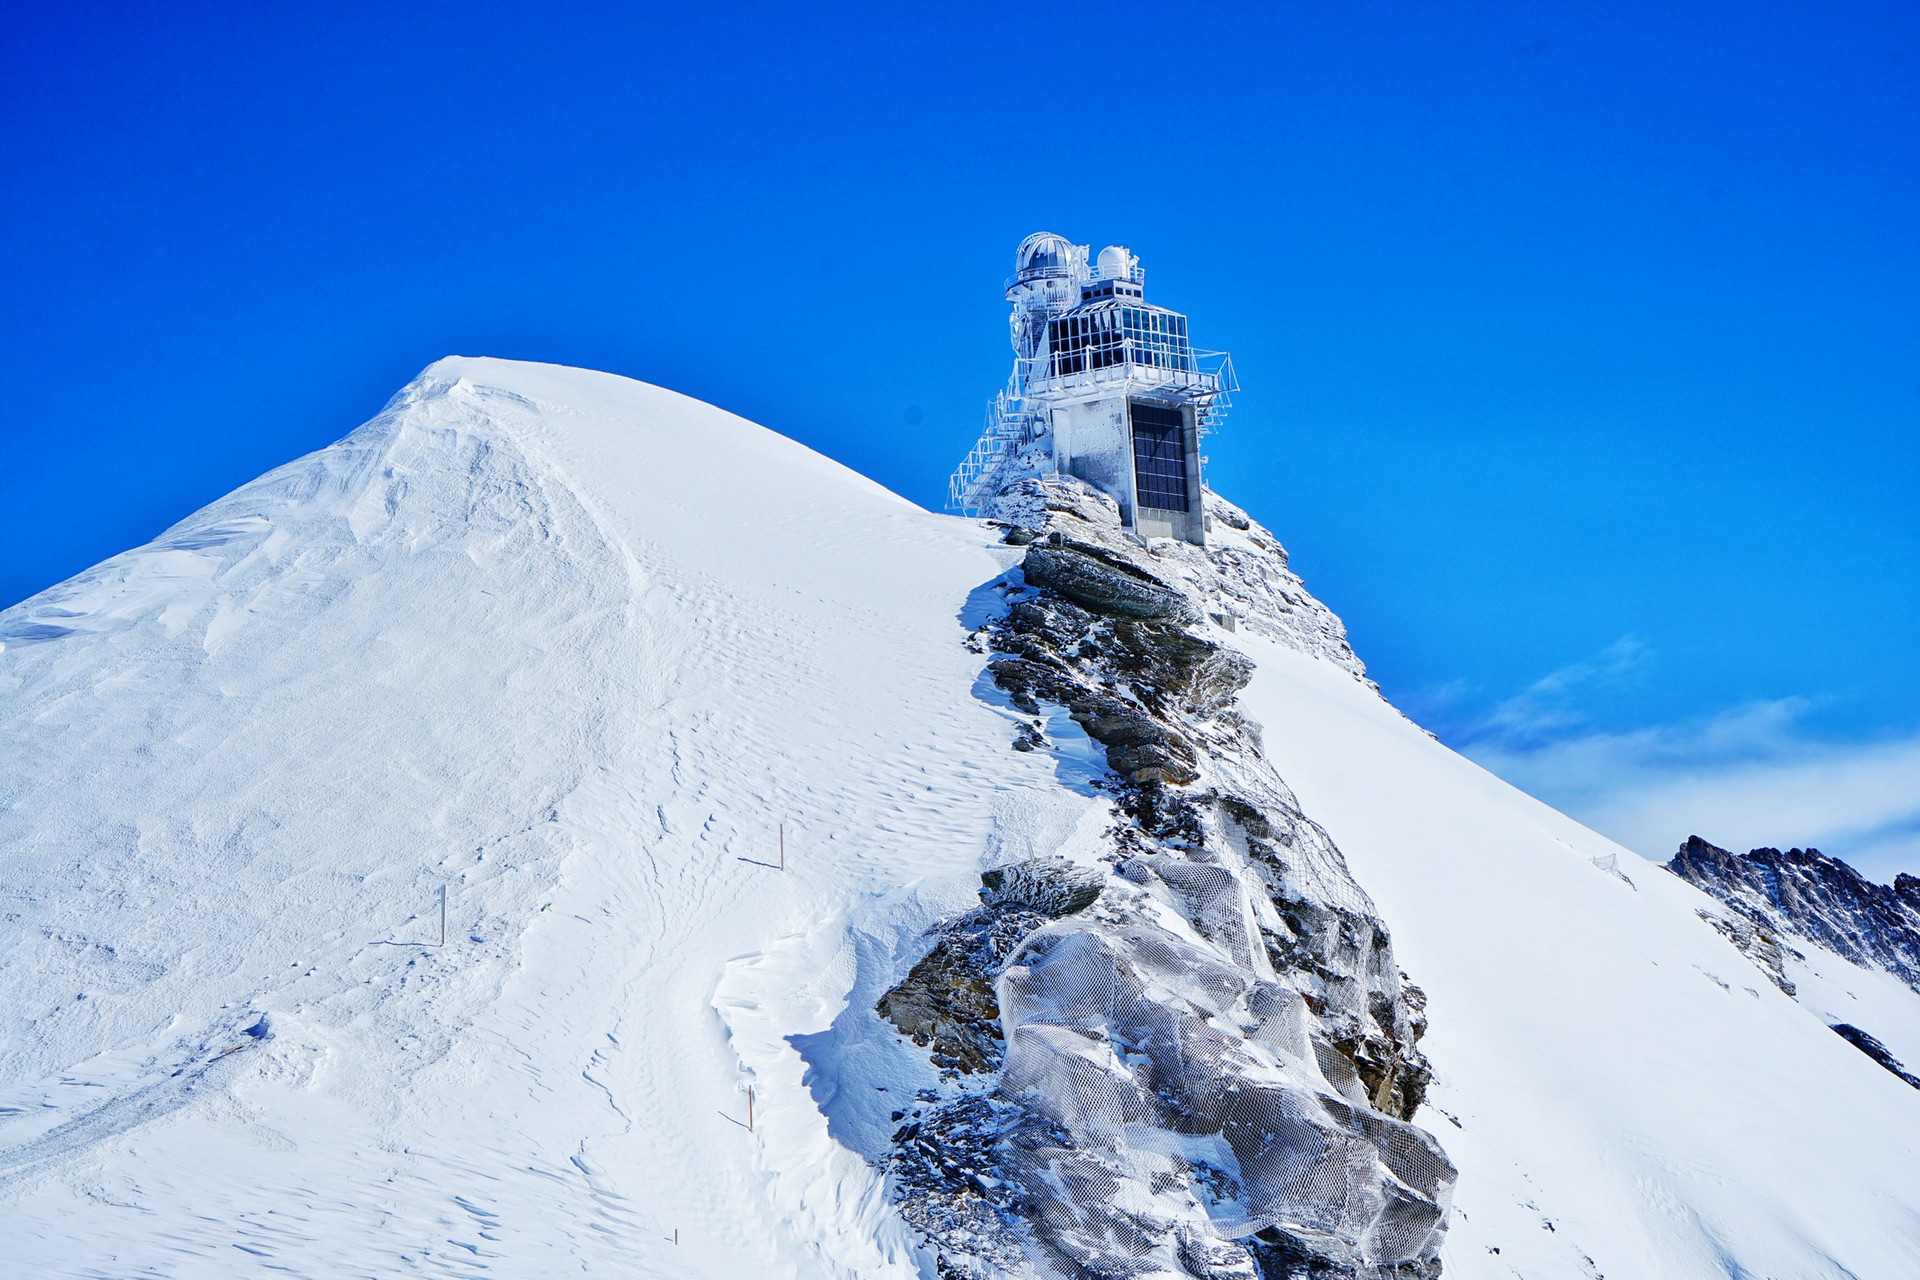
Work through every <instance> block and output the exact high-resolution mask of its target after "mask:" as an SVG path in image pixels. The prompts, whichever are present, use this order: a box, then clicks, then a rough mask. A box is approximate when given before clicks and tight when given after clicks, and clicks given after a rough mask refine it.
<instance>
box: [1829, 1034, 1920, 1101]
mask: <svg viewBox="0 0 1920 1280" xmlns="http://www.w3.org/2000/svg"><path fill="white" fill-rule="evenodd" d="M1833 1029H1834V1030H1835V1031H1836V1032H1838V1033H1839V1035H1840V1038H1841V1039H1842V1040H1845V1041H1846V1042H1847V1043H1848V1044H1850V1045H1852V1046H1853V1047H1854V1048H1856V1049H1858V1050H1859V1051H1860V1052H1862V1053H1864V1054H1866V1055H1867V1056H1868V1057H1869V1058H1872V1059H1873V1060H1874V1061H1875V1062H1877V1063H1879V1064H1880V1065H1881V1066H1883V1067H1885V1068H1886V1069H1887V1070H1889V1071H1891V1072H1893V1074H1894V1075H1896V1076H1899V1077H1900V1078H1901V1079H1902V1080H1904V1081H1906V1082H1907V1083H1908V1084H1910V1085H1912V1086H1913V1087H1914V1088H1916V1089H1920V1076H1916V1075H1914V1074H1913V1073H1912V1072H1911V1071H1908V1070H1907V1069H1906V1068H1905V1067H1903V1066H1901V1065H1900V1060H1899V1059H1898V1058H1896V1057H1894V1056H1893V1055H1892V1054H1891V1053H1888V1052H1887V1046H1885V1045H1883V1044H1881V1043H1880V1042H1879V1041H1878V1040H1876V1039H1874V1038H1873V1037H1872V1036H1870V1035H1868V1034H1867V1033H1866V1032H1864V1031H1862V1030H1861V1029H1860V1028H1858V1027H1856V1026H1854V1025H1852V1024H1851V1023H1847V1022H1836V1023H1834V1024H1833Z"/></svg>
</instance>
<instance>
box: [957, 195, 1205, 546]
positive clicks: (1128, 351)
mask: <svg viewBox="0 0 1920 1280" xmlns="http://www.w3.org/2000/svg"><path fill="white" fill-rule="evenodd" d="M1088 250H1089V246H1087V245H1080V244H1074V243H1072V242H1070V241H1069V240H1067V239H1066V238H1065V237H1063V236H1057V235H1054V234H1052V233H1051V232H1039V233H1037V234H1035V235H1030V236H1028V237H1027V238H1026V239H1025V240H1023V241H1021V242H1020V248H1019V250H1018V252H1017V253H1016V254H1015V256H1014V274H1013V277H1012V279H1010V280H1008V281H1007V301H1008V302H1009V303H1011V304H1012V308H1013V313H1012V315H1011V316H1010V317H1009V323H1010V324H1011V326H1012V338H1013V373H1012V374H1011V376H1009V377H1008V379H1007V385H1006V388H1005V389H1004V390H1002V391H1001V392H1000V393H999V394H998V395H996V396H995V397H994V400H993V403H992V405H990V406H989V408H988V410H987V426H986V431H985V432H984V433H983V434H982V435H981V437H980V441H979V443H978V444H976V445H975V446H974V448H973V452H971V453H969V454H968V455H967V458H966V460H965V461H964V462H962V463H961V464H960V467H959V469H958V470H956V471H955V472H954V474H953V478H952V480H951V481H950V482H949V485H948V502H947V505H948V507H949V509H951V510H956V511H960V512H963V513H965V514H968V515H977V514H979V513H980V512H981V511H982V510H983V509H985V508H986V507H987V506H988V504H989V503H991V501H992V500H993V497H994V496H995V495H996V494H998V493H999V492H1000V491H1001V489H1003V488H1004V487H1005V486H1006V485H1007V484H1008V483H1010V482H1012V481H1013V480H1016V479H1019V478H1020V477H1021V476H1022V475H1023V474H1058V475H1072V476H1077V477H1079V478H1080V479H1082V480H1084V481H1086V482H1087V483H1089V484H1092V485H1094V486H1096V487H1097V488H1099V489H1101V490H1102V491H1104V492H1105V493H1107V494H1108V495H1109V496H1111V497H1112V498H1113V499H1114V501H1115V502H1117V503H1118V504H1119V506H1120V516H1121V519H1122V521H1123V522H1124V523H1125V524H1126V526H1127V528H1128V529H1130V530H1132V531H1133V532H1134V533H1135V534H1137V535H1138V536H1140V537H1142V538H1155V537H1159V538H1181V539H1184V540H1186V541H1188V542H1192V543H1197V544H1204V542H1205V536H1206V533H1205V521H1204V519H1203V517H1202V513H1201V504H1200V437H1201V436H1202V435H1203V434H1205V433H1206V432H1207V431H1209V430H1211V429H1212V428H1214V427H1216V426H1218V425H1219V423H1220V421H1221V419H1222V418H1223V417H1224V416H1225V413H1226V409H1227V405H1228V397H1229V395H1230V394H1231V393H1232V392H1233V391H1234V390H1236V389H1237V386H1236V384H1235V382H1234V379H1233V365H1232V361H1231V360H1230V359H1229V358H1228V357H1227V355H1226V353H1225V352H1213V351H1197V350H1195V349H1194V347H1193V344H1192V343H1191V341H1190V340H1189V338H1188V335H1187V318H1186V316H1184V315H1182V314H1181V313H1180V312H1178V311H1170V310H1168V309H1167V308H1165V307H1159V306H1155V305H1153V304H1152V303H1149V302H1148V301H1147V300H1146V273H1145V272H1144V271H1143V270H1141V267H1140V260H1139V259H1138V258H1137V257H1135V256H1134V255H1133V254H1132V253H1130V252H1128V251H1127V250H1126V249H1125V248H1124V247H1122V246H1120V245H1109V246H1108V247H1107V248H1105V249H1102V250H1101V251H1100V253H1099V256H1098V257H1094V258H1091V259H1090V257H1089V252H1088Z"/></svg>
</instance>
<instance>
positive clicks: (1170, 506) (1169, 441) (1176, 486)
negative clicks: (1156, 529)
mask: <svg viewBox="0 0 1920 1280" xmlns="http://www.w3.org/2000/svg"><path fill="white" fill-rule="evenodd" d="M1127 409H1128V416H1129V417H1130V418H1132V420H1133V480H1134V492H1135V494H1136V495H1137V496H1138V498H1139V500H1140V505H1141V506H1143V507H1151V508H1153V509H1154V510H1156V511H1186V510H1188V506H1187V415H1186V414H1185V413H1184V412H1183V411H1181V410H1179V409H1169V408H1166V407H1165V406H1163V405H1157V404H1142V403H1140V402H1139V401H1137V400H1136V401H1132V402H1130V403H1129V404H1128V405H1127Z"/></svg>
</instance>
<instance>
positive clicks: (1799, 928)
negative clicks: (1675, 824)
mask: <svg viewBox="0 0 1920 1280" xmlns="http://www.w3.org/2000/svg"><path fill="white" fill-rule="evenodd" d="M1667 870H1669V871H1671V872H1673V873H1674V874H1675V875H1677V876H1679V877H1680V878H1681V879H1683V880H1686V881H1688V882H1689V883H1691V884H1694V885H1696V886H1698V887H1699V888H1701V889H1704V890H1705V891H1706V892H1707V893H1709V894H1712V895H1713V896H1714V897H1715V898H1718V899H1719V900H1720V901H1721V902H1723V903H1725V904H1726V906H1727V907H1728V908H1729V909H1730V910H1731V911H1732V912H1733V913H1734V914H1735V915H1737V916H1738V917H1739V918H1740V923H1743V924H1744V925H1745V926H1746V928H1745V929H1744V930H1741V929H1740V928H1739V925H1738V924H1735V925H1731V926H1718V927H1721V928H1722V932H1728V935H1729V937H1732V938H1733V940H1734V942H1735V944H1736V945H1739V946H1741V949H1742V950H1744V951H1746V952H1747V954H1748V955H1749V956H1752V957H1754V959H1755V961H1756V963H1759V964H1760V966H1761V968H1763V969H1767V970H1768V972H1769V974H1778V972H1779V969H1780V961H1779V945H1780V944H1779V939H1780V938H1781V937H1782V936H1791V937H1799V938H1804V939H1806V940H1807V941H1808V942H1813V943H1818V944H1819V945H1820V946H1823V947H1825V948H1827V949H1828V950H1829V951H1832V952H1834V953H1835V954H1836V955H1839V956H1842V957H1844V958H1845V959H1848V960H1851V961H1853V963H1855V964H1857V965H1861V966H1863V967H1865V968H1869V969H1884V970H1886V971H1887V972H1888V973H1891V974H1893V975H1894V976H1895V977H1897V978H1899V979H1900V980H1901V981H1903V982H1905V983H1907V984H1908V985H1909V986H1911V987H1913V988H1914V990H1916V991H1920V879H1916V878H1915V877H1913V876H1909V875H1902V876H1899V877H1897V878H1896V879H1895V880H1894V882H1893V884H1892V885H1891V886H1888V885H1882V884H1875V883H1873V881H1871V880H1868V879H1867V878H1866V877H1865V876H1862V875H1861V874H1860V873H1859V872H1858V871H1855V870H1854V869H1853V868H1852V867H1850V866H1848V865H1847V864H1846V863H1844V862H1842V861H1840V860H1839V859H1838V858H1830V857H1828V856H1827V855H1826V854H1824V853H1821V852H1820V851H1819V850H1818V849H1789V850H1787V851H1786V852H1785V853H1782V852H1781V851H1780V850H1778V849H1755V850H1753V851H1752V852H1750V853H1747V854H1734V853H1730V852H1728V851H1727V850H1725V849H1721V848H1717V847H1716V846H1714V845H1711V844H1708V843H1707V842H1706V841H1705V840H1702V839H1701V838H1700V837H1699V836H1690V837H1689V838H1688V839H1687V842H1686V843H1685V844H1683V845H1681V846H1680V851H1679V852H1678V853H1676V854H1675V855H1674V856H1673V858H1672V860H1671V861H1669V862H1668V863H1667ZM1730 928H1731V929H1732V930H1733V931H1732V932H1730V931H1729V929H1730ZM1739 932H1744V933H1746V934H1747V935H1748V938H1747V941H1746V942H1745V943H1743V942H1742V939H1741V938H1740V937H1739V936H1736V933H1739ZM1769 949H1771V951H1772V957H1771V960H1769V959H1768V958H1767V953H1768V950H1769ZM1775 981H1776V982H1778V983H1781V984H1782V987H1783V989H1784V990H1786V991H1787V993H1788V994H1789V995H1791V994H1792V987H1791V985H1789V984H1786V983H1785V980H1784V977H1775Z"/></svg>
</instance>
